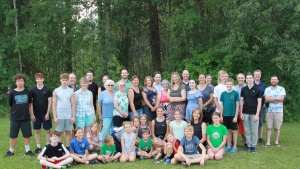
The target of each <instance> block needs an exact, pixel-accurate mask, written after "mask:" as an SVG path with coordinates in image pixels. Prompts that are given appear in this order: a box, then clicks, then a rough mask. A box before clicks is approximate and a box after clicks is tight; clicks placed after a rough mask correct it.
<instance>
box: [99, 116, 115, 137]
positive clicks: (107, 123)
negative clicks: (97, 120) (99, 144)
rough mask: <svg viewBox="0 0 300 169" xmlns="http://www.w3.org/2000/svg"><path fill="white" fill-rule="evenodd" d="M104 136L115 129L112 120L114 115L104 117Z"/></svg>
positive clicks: (102, 133)
mask: <svg viewBox="0 0 300 169" xmlns="http://www.w3.org/2000/svg"><path fill="white" fill-rule="evenodd" d="M102 122H103V124H102V126H103V128H102V132H101V135H102V138H103V139H104V138H105V136H107V135H110V134H111V130H112V129H113V121H112V117H103V118H102Z"/></svg>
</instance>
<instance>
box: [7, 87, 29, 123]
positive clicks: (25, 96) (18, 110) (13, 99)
mask: <svg viewBox="0 0 300 169" xmlns="http://www.w3.org/2000/svg"><path fill="white" fill-rule="evenodd" d="M30 103H32V97H31V93H30V91H29V90H28V89H24V90H23V91H15V90H12V91H11V92H10V93H9V98H8V104H9V106H10V107H11V110H10V118H11V119H12V120H30V114H29V104H30Z"/></svg>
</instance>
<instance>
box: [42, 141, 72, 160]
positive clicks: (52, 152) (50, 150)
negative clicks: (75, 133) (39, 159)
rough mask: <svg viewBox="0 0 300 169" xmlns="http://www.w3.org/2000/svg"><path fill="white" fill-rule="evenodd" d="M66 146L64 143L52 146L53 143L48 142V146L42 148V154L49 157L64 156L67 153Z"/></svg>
mask: <svg viewBox="0 0 300 169" xmlns="http://www.w3.org/2000/svg"><path fill="white" fill-rule="evenodd" d="M64 148H65V149H66V147H65V146H64V145H63V144H62V143H58V144H57V146H55V147H54V146H52V145H51V144H48V145H47V146H46V147H44V148H43V150H42V152H41V153H42V155H43V156H47V157H48V158H52V157H58V158H59V157H62V156H64V154H66V152H65V149H64Z"/></svg>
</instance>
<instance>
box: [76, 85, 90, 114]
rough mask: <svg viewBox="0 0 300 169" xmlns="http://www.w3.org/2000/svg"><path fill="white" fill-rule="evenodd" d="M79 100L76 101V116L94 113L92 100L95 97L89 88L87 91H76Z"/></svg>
mask: <svg viewBox="0 0 300 169" xmlns="http://www.w3.org/2000/svg"><path fill="white" fill-rule="evenodd" d="M75 93H76V96H77V101H76V117H85V116H90V115H91V114H93V113H94V111H93V109H94V108H93V106H92V105H91V101H92V98H93V94H92V92H91V91H89V90H87V91H86V92H85V93H83V92H82V90H81V89H79V90H77V91H76V92H75Z"/></svg>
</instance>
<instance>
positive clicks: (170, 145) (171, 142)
mask: <svg viewBox="0 0 300 169" xmlns="http://www.w3.org/2000/svg"><path fill="white" fill-rule="evenodd" d="M166 139H167V143H166V145H165V148H164V154H165V164H170V162H171V159H172V158H174V155H175V154H176V153H177V150H178V147H179V144H180V141H179V140H177V139H176V138H175V137H174V135H173V133H171V132H169V133H167V134H166Z"/></svg>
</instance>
